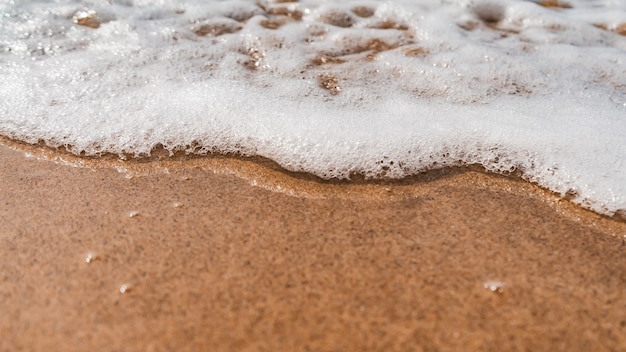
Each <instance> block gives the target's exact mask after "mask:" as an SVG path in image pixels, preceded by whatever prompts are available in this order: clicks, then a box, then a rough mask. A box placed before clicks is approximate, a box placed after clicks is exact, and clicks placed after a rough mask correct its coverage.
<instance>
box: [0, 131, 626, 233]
mask: <svg viewBox="0 0 626 352" xmlns="http://www.w3.org/2000/svg"><path fill="white" fill-rule="evenodd" d="M0 146H2V147H8V148H10V149H13V150H15V151H19V152H22V153H24V154H25V155H27V156H28V157H33V158H35V159H38V160H48V161H52V162H54V163H59V164H62V165H66V166H71V167H81V168H92V169H117V170H118V171H119V172H121V173H125V174H126V175H127V177H135V176H142V175H149V174H153V173H159V172H167V170H169V169H170V168H177V169H190V168H202V169H204V170H209V171H211V172H213V173H218V174H229V175H235V176H237V177H239V178H241V179H243V180H246V181H248V182H249V183H250V184H251V185H253V186H258V187H261V188H264V189H267V190H270V191H274V192H280V193H286V194H290V195H292V196H299V197H307V198H324V197H329V196H331V197H353V196H354V194H352V193H351V192H350V191H347V192H346V191H342V189H343V188H351V189H352V188H354V189H358V191H362V190H361V189H359V188H364V189H372V188H375V187H387V186H389V187H398V186H409V187H410V186H416V185H419V184H424V183H429V182H436V181H438V180H441V179H445V178H449V177H454V176H456V175H459V174H464V173H468V172H469V173H478V174H482V175H486V176H487V177H488V178H493V179H504V180H506V181H510V182H513V183H520V185H519V186H520V187H521V189H522V190H523V191H522V192H518V193H517V194H518V195H522V196H523V195H527V194H526V192H527V193H528V195H532V196H533V197H536V198H538V199H539V198H544V199H545V201H546V202H547V204H550V205H551V206H553V207H555V209H557V208H558V211H561V212H563V213H564V214H565V213H567V214H568V215H569V216H570V217H571V218H572V219H581V218H586V217H588V215H591V217H593V218H597V217H600V218H604V219H607V220H609V223H610V222H611V221H615V222H620V223H626V214H623V213H624V212H623V211H619V210H618V211H617V212H616V213H615V214H614V215H613V216H609V215H606V214H602V213H599V212H596V211H594V210H592V209H588V208H585V207H583V206H582V205H580V204H577V203H574V202H572V201H570V198H569V196H568V195H565V196H563V195H560V194H558V193H556V192H554V191H552V190H550V189H548V188H545V187H542V186H540V185H538V184H536V183H534V182H531V181H528V180H526V179H525V178H524V177H523V175H520V174H517V173H512V174H499V173H493V172H489V171H486V170H484V168H483V167H482V166H480V165H469V166H464V167H447V168H443V169H433V170H429V171H425V172H422V173H420V174H417V175H412V176H408V177H404V178H401V179H390V178H382V179H366V178H364V177H363V176H362V175H359V174H357V175H353V178H351V179H323V178H320V177H318V176H316V175H314V174H311V173H308V172H297V171H290V170H287V169H285V168H283V167H282V166H280V165H279V164H278V163H277V162H275V161H273V160H271V159H268V158H265V157H261V156H251V157H250V156H239V155H225V154H206V155H187V154H184V153H180V152H177V153H175V154H174V155H170V154H169V152H168V151H167V150H164V149H159V150H155V151H154V152H153V153H152V156H150V157H142V158H132V157H128V158H127V159H122V158H120V157H119V156H118V155H115V154H109V153H106V154H104V155H102V156H89V157H84V156H78V155H76V154H74V153H72V152H70V151H69V150H64V149H63V148H61V147H59V148H54V147H49V146H47V145H45V144H42V143H40V144H30V143H27V142H22V141H19V140H14V139H11V138H9V137H5V136H1V135H0ZM285 180H287V181H285ZM521 184H523V186H521ZM490 186H493V184H491V185H490ZM507 190H508V191H518V190H519V189H517V190H516V189H515V188H511V187H509V188H507ZM348 194H350V195H348ZM387 196H389V195H387ZM384 197H386V196H383V198H382V199H385V198H384ZM377 199H378V200H381V198H377ZM389 199H394V198H391V197H390V198H389ZM594 221H595V220H594Z"/></svg>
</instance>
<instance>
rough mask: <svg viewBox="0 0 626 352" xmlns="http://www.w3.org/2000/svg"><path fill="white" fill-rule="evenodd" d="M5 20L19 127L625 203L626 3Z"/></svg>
mask: <svg viewBox="0 0 626 352" xmlns="http://www.w3.org/2000/svg"><path fill="white" fill-rule="evenodd" d="M0 15H2V21H0V79H1V81H2V82H3V83H2V84H0V133H1V134H3V135H6V136H9V137H12V138H17V139H21V140H24V141H27V142H38V141H45V142H46V143H47V144H49V145H51V146H67V147H68V148H70V149H71V150H72V151H73V152H74V153H77V154H84V155H99V154H102V153H117V154H130V155H132V156H145V155H149V154H150V152H151V151H152V150H153V149H154V148H155V147H158V146H163V147H164V148H165V149H167V150H169V151H171V152H173V151H177V150H183V151H186V152H188V153H198V154H205V153H212V152H219V153H237V154H242V155H260V156H264V157H267V158H271V159H273V160H275V161H276V162H278V163H279V164H280V165H282V166H283V167H285V168H287V169H289V170H293V171H305V172H310V173H313V174H316V175H318V176H320V177H323V178H349V177H350V176H351V175H353V174H357V173H358V174H363V175H365V176H367V177H391V178H400V177H405V176H408V175H412V174H416V173H419V172H422V171H426V170H430V169H435V168H441V167H445V166H460V165H467V164H480V165H482V166H484V167H485V168H486V169H487V170H489V171H493V172H500V173H508V172H520V173H521V174H522V175H523V177H525V178H527V179H529V180H531V181H534V182H537V183H538V184H540V185H542V186H544V187H547V188H549V189H551V190H553V191H555V192H558V193H561V194H563V195H565V194H570V195H573V200H574V201H576V202H578V203H580V204H582V205H583V206H585V207H588V208H591V209H593V210H596V211H598V212H601V213H604V214H609V215H611V214H613V213H615V211H617V210H618V209H626V165H625V162H624V160H626V143H624V142H623V139H624V136H626V64H625V62H624V57H626V55H624V54H625V51H626V37H625V36H624V35H623V34H624V33H623V32H622V31H623V28H626V25H624V24H625V23H626V5H624V4H622V3H620V2H614V1H613V2H611V1H600V0H597V1H583V0H577V1H567V2H566V1H521V0H507V1H498V2H495V1H469V0H467V1H465V0H458V1H437V0H421V1H409V0H393V1H386V2H376V1H363V0H359V1H346V2H342V3H340V4H335V3H328V2H324V1H316V0H307V1H300V2H289V3H282V2H258V3H255V2H253V1H236V0H230V1H199V0H197V1H188V2H186V3H185V4H170V3H167V2H162V1H149V0H148V1H146V0H142V1H132V0H128V1H125V2H124V3H123V4H121V3H119V4H118V3H114V4H106V5H98V4H97V3H88V4H79V3H74V2H71V1H55V2H37V3H36V4H35V3H29V2H19V3H6V4H2V5H0ZM624 32H626V30H624Z"/></svg>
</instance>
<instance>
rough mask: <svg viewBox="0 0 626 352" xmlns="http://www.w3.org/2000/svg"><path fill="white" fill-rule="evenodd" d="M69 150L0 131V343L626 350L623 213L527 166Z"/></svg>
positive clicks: (10, 346) (34, 346) (6, 346)
mask: <svg viewBox="0 0 626 352" xmlns="http://www.w3.org/2000/svg"><path fill="white" fill-rule="evenodd" d="M25 154H29V155H30V156H26V155H25ZM74 158H75V159H72V158H71V157H70V156H68V155H64V154H63V153H55V152H53V151H51V150H50V149H49V148H48V149H46V148H45V147H38V146H31V147H28V148H22V147H19V148H16V147H15V146H13V147H8V146H6V145H5V141H4V140H0V177H1V179H2V185H1V186H0V199H2V203H1V204H2V206H1V207H0V222H1V223H3V224H4V225H3V226H2V227H1V228H0V258H1V259H0V266H1V267H2V268H4V269H3V272H2V276H0V282H1V283H2V284H1V285H0V297H2V298H3V299H2V300H0V311H2V312H3V316H2V317H0V335H1V336H8V338H6V339H3V340H2V341H0V351H4V350H44V349H47V350H86V349H94V348H95V349H108V350H155V351H158V350H171V349H176V350H199V349H200V350H202V349H212V350H303V349H310V350H373V349H384V350H419V349H420V348H421V349H423V350H434V349H438V350H448V349H449V350H502V349H504V350H512V349H532V350H581V351H582V350H589V349H595V350H618V349H621V348H624V347H626V337H625V336H626V320H624V318H623V315H622V314H621V312H623V311H624V310H626V297H625V296H624V295H623V294H622V293H623V292H624V290H626V276H625V275H626V274H625V273H626V256H625V255H624V254H625V251H626V243H625V240H626V237H625V236H626V223H624V222H619V221H615V220H612V219H610V218H607V217H605V216H601V215H598V214H596V213H593V212H591V211H588V210H584V209H582V208H581V207H580V206H578V205H575V204H573V203H571V202H569V201H567V200H565V199H563V198H560V197H558V196H556V195H554V194H552V193H551V192H549V191H546V190H544V189H541V188H539V187H538V186H536V185H533V184H531V183H529V182H526V181H521V180H516V179H514V178H510V177H504V176H494V175H489V174H485V173H481V172H477V171H475V170H449V173H447V174H446V173H445V172H442V173H441V174H438V175H437V177H433V175H432V174H431V175H426V176H425V177H426V178H427V177H431V179H427V180H422V181H420V182H415V181H413V182H404V183H393V182H392V183H389V184H370V183H355V184H346V183H337V184H334V183H324V182H319V181H316V180H312V179H307V178H306V177H303V178H298V177H292V176H291V175H288V174H287V173H285V172H283V171H280V170H276V169H274V168H272V167H271V166H268V165H264V164H263V163H259V162H255V161H250V160H245V159H242V158H197V159H190V160H185V161H180V160H160V161H152V162H148V163H141V162H137V163H134V162H113V161H111V162H108V161H107V162H102V161H97V160H96V161H92V160H89V159H81V158H76V157H74Z"/></svg>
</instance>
